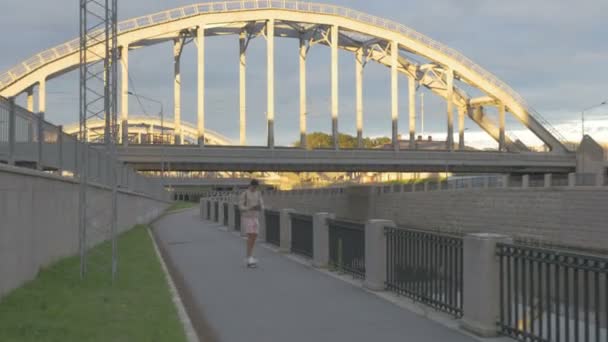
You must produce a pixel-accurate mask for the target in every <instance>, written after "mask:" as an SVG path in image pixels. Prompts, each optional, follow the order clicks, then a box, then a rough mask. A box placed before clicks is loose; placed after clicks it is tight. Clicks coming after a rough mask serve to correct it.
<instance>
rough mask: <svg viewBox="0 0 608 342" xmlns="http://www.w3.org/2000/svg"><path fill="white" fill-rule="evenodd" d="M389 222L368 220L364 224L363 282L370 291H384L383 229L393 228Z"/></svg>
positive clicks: (384, 242)
mask: <svg viewBox="0 0 608 342" xmlns="http://www.w3.org/2000/svg"><path fill="white" fill-rule="evenodd" d="M394 226H395V223H394V222H393V221H389V220H369V221H367V223H366V224H365V282H364V283H363V285H364V286H365V287H366V288H368V289H370V290H372V291H384V283H385V282H386V235H385V234H384V227H394Z"/></svg>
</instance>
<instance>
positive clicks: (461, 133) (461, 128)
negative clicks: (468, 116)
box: [458, 107, 468, 151]
mask: <svg viewBox="0 0 608 342" xmlns="http://www.w3.org/2000/svg"><path fill="white" fill-rule="evenodd" d="M467 110H468V108H467V107H458V149H459V150H461V151H464V147H465V145H464V116H465V112H466V111H467Z"/></svg>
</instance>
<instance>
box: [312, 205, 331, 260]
mask: <svg viewBox="0 0 608 342" xmlns="http://www.w3.org/2000/svg"><path fill="white" fill-rule="evenodd" d="M335 217H336V216H335V215H334V214H330V213H316V214H314V215H313V216H312V238H313V240H312V250H313V259H312V265H313V266H314V267H318V268H326V267H327V266H328V265H329V224H328V222H327V220H328V219H333V218H335Z"/></svg>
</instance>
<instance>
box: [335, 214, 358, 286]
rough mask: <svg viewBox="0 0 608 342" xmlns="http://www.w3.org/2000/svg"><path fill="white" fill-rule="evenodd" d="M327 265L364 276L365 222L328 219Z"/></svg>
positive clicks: (354, 274) (355, 275)
mask: <svg viewBox="0 0 608 342" xmlns="http://www.w3.org/2000/svg"><path fill="white" fill-rule="evenodd" d="M328 224H329V265H330V267H333V268H335V269H337V270H338V271H341V272H345V273H348V274H350V275H352V276H354V277H357V278H365V224H363V223H360V222H354V221H348V220H328Z"/></svg>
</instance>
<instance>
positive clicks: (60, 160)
mask: <svg viewBox="0 0 608 342" xmlns="http://www.w3.org/2000/svg"><path fill="white" fill-rule="evenodd" d="M57 172H58V173H59V175H60V176H61V175H62V174H63V126H61V125H59V126H57Z"/></svg>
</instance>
